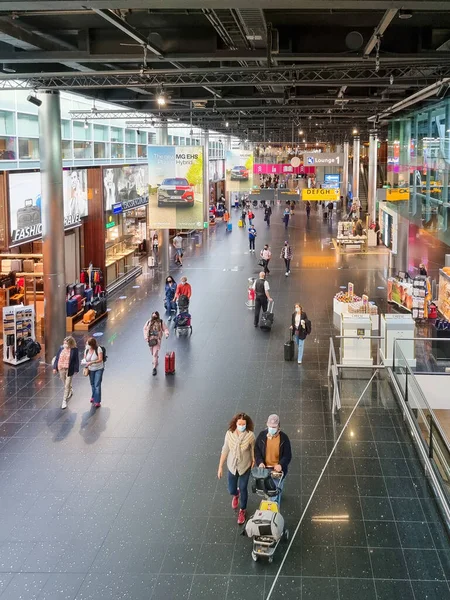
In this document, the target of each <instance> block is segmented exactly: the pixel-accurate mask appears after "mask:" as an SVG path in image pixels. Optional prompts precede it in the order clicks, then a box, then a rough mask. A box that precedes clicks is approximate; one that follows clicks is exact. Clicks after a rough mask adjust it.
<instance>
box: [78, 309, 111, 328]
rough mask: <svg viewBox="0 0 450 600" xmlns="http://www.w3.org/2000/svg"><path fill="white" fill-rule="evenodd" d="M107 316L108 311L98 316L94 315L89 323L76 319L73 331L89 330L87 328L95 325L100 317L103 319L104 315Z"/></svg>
mask: <svg viewBox="0 0 450 600" xmlns="http://www.w3.org/2000/svg"><path fill="white" fill-rule="evenodd" d="M107 316H108V313H107V312H105V313H103V314H102V315H99V316H98V317H96V318H95V319H94V320H93V321H91V322H90V323H83V321H82V320H81V321H78V322H77V323H75V325H74V331H89V329H91V328H92V327H94V325H96V324H97V323H98V322H99V321H100V319H103V318H104V317H107Z"/></svg>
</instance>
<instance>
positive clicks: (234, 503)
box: [231, 490, 239, 510]
mask: <svg viewBox="0 0 450 600" xmlns="http://www.w3.org/2000/svg"><path fill="white" fill-rule="evenodd" d="M238 506H239V490H238V493H237V496H233V500H232V501H231V508H232V509H233V510H236V509H237V507H238Z"/></svg>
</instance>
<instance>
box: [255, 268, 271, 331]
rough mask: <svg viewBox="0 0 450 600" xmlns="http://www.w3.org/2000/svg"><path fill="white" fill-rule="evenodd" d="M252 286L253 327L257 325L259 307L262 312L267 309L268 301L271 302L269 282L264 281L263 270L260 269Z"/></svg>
mask: <svg viewBox="0 0 450 600" xmlns="http://www.w3.org/2000/svg"><path fill="white" fill-rule="evenodd" d="M252 288H253V289H254V290H255V319H254V325H255V327H259V315H260V312H261V309H262V310H263V313H265V312H266V311H267V305H268V302H269V301H270V302H273V300H272V298H271V297H270V286H269V282H268V281H266V274H265V273H264V271H261V272H260V274H259V279H257V280H256V281H255V283H254V284H253V286H252Z"/></svg>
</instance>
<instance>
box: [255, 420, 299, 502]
mask: <svg viewBox="0 0 450 600" xmlns="http://www.w3.org/2000/svg"><path fill="white" fill-rule="evenodd" d="M291 459H292V451H291V442H290V440H289V438H288V436H287V435H286V434H285V433H284V432H283V431H281V429H280V417H279V416H278V415H275V414H273V415H270V416H269V418H268V419H267V428H266V429H264V430H263V431H261V433H260V434H259V435H258V437H257V438H256V445H255V460H256V464H257V465H258V467H262V468H267V469H273V470H274V471H276V472H277V473H281V472H282V473H283V474H284V477H283V479H282V480H281V482H280V485H279V494H278V497H277V498H276V500H274V501H276V502H279V500H280V497H281V491H282V489H283V483H284V479H285V478H286V475H287V472H288V466H289V463H290V462H291Z"/></svg>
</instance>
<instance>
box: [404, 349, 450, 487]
mask: <svg viewBox="0 0 450 600" xmlns="http://www.w3.org/2000/svg"><path fill="white" fill-rule="evenodd" d="M403 339H405V338H402V341H403ZM394 346H395V358H397V355H398V354H399V355H400V358H401V359H402V360H403V361H404V365H399V366H400V367H401V368H402V369H403V368H404V369H405V372H407V373H408V377H410V378H412V379H413V381H415V383H416V388H417V391H418V393H419V395H420V398H421V400H422V401H423V404H424V405H425V407H426V410H427V411H428V413H429V415H430V416H431V418H432V419H433V425H434V428H435V429H437V431H438V433H439V436H440V438H441V439H442V441H443V442H444V444H445V445H446V448H447V451H448V453H449V454H450V442H449V440H448V438H447V436H446V434H445V432H444V430H443V429H442V427H441V425H440V423H439V420H438V418H437V417H436V415H435V412H434V410H433V409H432V408H431V406H430V405H429V403H428V401H427V399H426V397H425V394H424V393H423V391H422V388H421V387H420V384H419V382H418V381H417V379H416V377H415V376H414V373H413V372H412V370H411V367H410V366H409V364H408V361H407V359H406V358H405V355H404V354H403V352H402V350H401V348H400V346H399V344H398V341H397V340H395V342H394ZM393 369H394V370H393V374H394V376H395V369H396V364H395V363H394V364H393ZM409 387H410V386H408V388H409ZM415 408H416V407H415ZM416 410H418V411H420V414H421V417H422V420H423V422H424V423H425V424H426V426H427V428H428V432H430V425H429V423H428V419H427V418H426V416H425V414H424V412H423V410H422V407H421V406H418V407H417V408H416ZM447 471H448V473H449V476H450V467H448V468H447Z"/></svg>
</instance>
